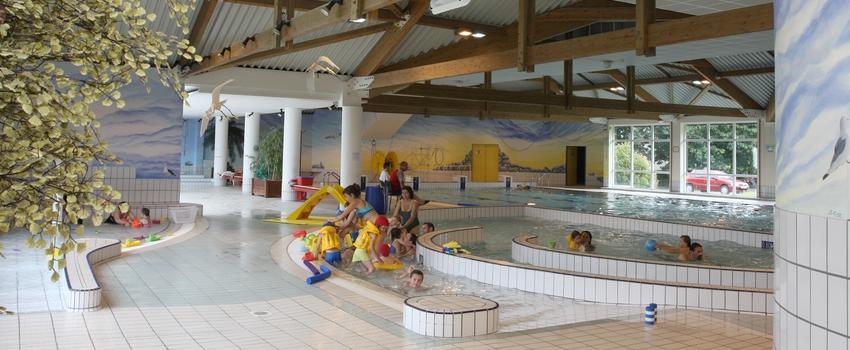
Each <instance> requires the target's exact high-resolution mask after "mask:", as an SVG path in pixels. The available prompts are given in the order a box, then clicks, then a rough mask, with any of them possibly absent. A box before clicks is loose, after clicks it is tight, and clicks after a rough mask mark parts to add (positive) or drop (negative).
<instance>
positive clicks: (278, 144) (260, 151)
mask: <svg viewBox="0 0 850 350" xmlns="http://www.w3.org/2000/svg"><path fill="white" fill-rule="evenodd" d="M251 170H252V171H253V172H254V180H253V182H252V184H251V194H253V195H257V196H263V197H267V198H268V197H280V188H281V184H282V181H281V176H282V172H283V130H281V129H274V130H272V131H270V132H269V133H268V134H266V136H265V137H264V138H263V141H262V142H260V145H259V146H258V147H257V159H256V161H255V162H254V163H253V165H252V167H251Z"/></svg>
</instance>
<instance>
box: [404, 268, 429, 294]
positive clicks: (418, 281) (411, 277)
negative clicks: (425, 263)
mask: <svg viewBox="0 0 850 350" xmlns="http://www.w3.org/2000/svg"><path fill="white" fill-rule="evenodd" d="M400 278H401V279H404V280H405V281H404V282H402V283H401V287H402V288H412V289H420V288H422V281H424V280H425V274H424V273H422V271H421V270H416V269H414V268H413V266H410V267H408V268H407V271H405V273H404V274H402V275H401V276H400Z"/></svg>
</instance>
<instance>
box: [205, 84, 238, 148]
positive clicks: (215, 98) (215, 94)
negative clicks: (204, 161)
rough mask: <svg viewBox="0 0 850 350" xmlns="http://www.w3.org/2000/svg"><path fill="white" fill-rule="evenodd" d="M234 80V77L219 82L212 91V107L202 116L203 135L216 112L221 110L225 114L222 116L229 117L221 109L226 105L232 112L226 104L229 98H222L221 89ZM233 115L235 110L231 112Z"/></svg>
mask: <svg viewBox="0 0 850 350" xmlns="http://www.w3.org/2000/svg"><path fill="white" fill-rule="evenodd" d="M233 81H234V79H227V80H226V81H225V82H223V83H221V84H218V86H216V87H215V88H214V89H213V91H212V100H211V101H210V108H208V109H207V111H206V112H205V113H204V116H203V117H201V133H200V134H201V136H203V135H204V131H206V130H207V126H209V124H210V120H212V118H213V115H215V112H220V113H221V114H222V115H223V116H222V118H225V117H227V116H226V115H224V112H222V111H221V108H222V107H224V108H225V109H227V111H228V112H230V109H229V108H227V106H225V105H224V103H225V102H227V100H221V89H222V88H224V86H225V85H227V84H230V83H232V82H233ZM230 114H231V115H232V114H233V112H231V113H230Z"/></svg>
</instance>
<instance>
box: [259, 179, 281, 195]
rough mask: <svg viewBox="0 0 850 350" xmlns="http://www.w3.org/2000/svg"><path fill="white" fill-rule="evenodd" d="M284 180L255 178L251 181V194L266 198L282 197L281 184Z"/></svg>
mask: <svg viewBox="0 0 850 350" xmlns="http://www.w3.org/2000/svg"><path fill="white" fill-rule="evenodd" d="M282 183H283V181H280V180H263V179H254V180H253V181H252V182H251V194H253V195H255V196H263V197H266V198H269V197H271V198H280V186H281V184H282Z"/></svg>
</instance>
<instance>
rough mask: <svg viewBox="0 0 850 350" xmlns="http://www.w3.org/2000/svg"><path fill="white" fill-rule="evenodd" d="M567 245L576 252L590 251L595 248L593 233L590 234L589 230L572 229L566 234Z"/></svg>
mask: <svg viewBox="0 0 850 350" xmlns="http://www.w3.org/2000/svg"><path fill="white" fill-rule="evenodd" d="M567 247H568V248H569V249H570V250H572V251H576V252H591V251H593V250H594V249H595V247H594V246H593V235H592V234H590V231H581V232H579V231H576V230H573V232H570V234H569V235H567Z"/></svg>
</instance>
